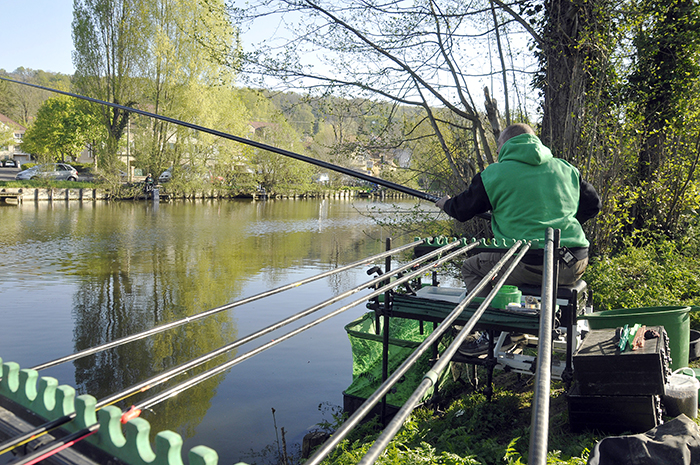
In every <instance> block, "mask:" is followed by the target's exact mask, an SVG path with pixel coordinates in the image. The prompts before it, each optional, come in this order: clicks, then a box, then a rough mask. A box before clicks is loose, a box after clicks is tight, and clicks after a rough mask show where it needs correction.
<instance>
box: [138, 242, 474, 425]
mask: <svg viewBox="0 0 700 465" xmlns="http://www.w3.org/2000/svg"><path fill="white" fill-rule="evenodd" d="M458 244H459V242H453V243H452V244H448V245H445V246H443V247H441V248H439V249H437V250H436V251H433V252H431V253H429V254H426V255H423V256H422V257H420V258H424V257H425V258H432V257H435V256H439V255H441V254H442V253H444V252H445V251H446V250H449V249H451V248H454V247H455V245H458ZM477 245H478V243H472V244H469V245H467V246H465V247H462V248H460V249H459V250H457V251H455V252H452V253H450V254H447V255H445V256H443V257H441V258H437V259H436V261H435V262H434V263H428V264H425V263H422V266H421V267H420V268H418V269H416V270H414V271H412V272H410V273H407V274H405V275H403V276H401V273H403V272H404V271H407V270H408V269H410V268H414V267H415V266H416V265H415V264H412V263H413V262H412V263H409V264H407V265H405V266H403V267H401V268H397V269H396V270H392V271H391V274H392V275H398V276H399V277H398V278H397V279H396V280H395V281H392V282H389V283H387V284H385V285H383V286H381V287H379V288H377V289H375V290H374V291H372V292H371V293H370V294H368V295H366V296H364V297H362V298H360V299H357V300H355V301H353V302H350V303H349V304H346V305H343V306H342V307H340V308H338V309H336V310H333V311H332V312H329V313H327V314H326V315H323V316H321V317H319V318H317V319H316V320H314V321H312V322H309V323H307V324H306V325H303V326H300V327H299V328H297V329H294V330H292V331H290V332H288V333H286V334H284V335H282V336H279V337H276V338H275V339H273V340H272V341H269V342H267V343H265V344H263V345H261V346H260V347H257V348H255V349H253V350H251V351H249V352H246V353H245V354H243V355H239V356H238V357H236V358H234V359H232V360H229V361H228V362H226V363H223V364H221V365H219V366H217V367H214V368H212V369H210V370H208V371H205V372H203V373H200V374H199V375H196V376H194V377H192V378H190V379H188V380H187V381H183V382H182V383H180V384H178V385H175V386H173V387H171V388H169V389H167V390H165V391H163V392H161V393H158V394H156V395H155V396H153V397H150V398H148V399H145V400H143V401H141V402H139V403H137V404H135V405H134V406H133V407H132V409H134V410H136V411H141V410H143V409H148V408H151V407H153V406H154V405H156V404H158V403H160V402H162V401H164V400H166V399H169V398H170V397H173V396H176V395H177V394H179V393H181V392H183V391H185V390H187V389H189V388H191V387H193V386H195V385H197V384H199V383H201V382H203V381H206V380H208V379H210V378H211V377H213V376H216V375H217V374H219V373H221V372H223V371H226V370H228V369H229V368H231V367H233V366H234V365H237V364H239V363H241V362H243V361H245V360H247V359H249V358H251V357H253V356H255V355H257V354H259V353H261V352H263V351H265V350H267V349H269V348H270V347H273V346H275V345H277V344H280V343H281V342H283V341H286V340H287V339H290V338H292V337H294V336H296V335H297V334H300V333H302V332H304V331H306V330H308V329H310V328H312V327H314V326H317V325H319V324H321V323H323V322H325V321H327V320H329V319H331V318H333V317H335V316H337V315H340V314H341V313H343V312H345V311H346V310H348V309H350V308H353V307H356V306H357V305H359V304H361V303H362V302H364V301H366V300H367V299H371V298H372V297H375V296H378V295H380V294H383V293H385V292H387V291H389V290H391V289H392V288H394V287H396V286H398V285H401V284H403V283H406V282H408V281H410V280H411V279H414V278H415V277H417V276H419V275H421V274H422V273H424V272H425V270H426V269H429V268H433V267H435V266H438V265H440V264H442V263H445V262H446V261H449V260H452V259H453V258H455V257H457V256H459V255H462V254H464V253H466V252H468V251H469V250H471V249H473V248H474V247H476V246H477ZM418 260H420V259H418ZM416 261H417V260H416ZM386 281H387V277H386V275H383V276H379V277H377V278H375V279H373V280H372V281H369V282H368V283H367V284H369V283H376V284H380V283H383V282H386Z"/></svg>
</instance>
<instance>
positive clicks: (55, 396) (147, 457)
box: [0, 358, 219, 465]
mask: <svg viewBox="0 0 700 465" xmlns="http://www.w3.org/2000/svg"><path fill="white" fill-rule="evenodd" d="M37 381H38V387H37ZM0 395H1V396H3V397H6V398H8V399H10V400H11V401H13V402H15V403H17V404H19V405H21V406H22V407H24V408H26V409H29V410H31V411H32V412H34V413H36V414H38V415H39V416H41V417H43V418H45V419H46V420H47V421H48V420H55V419H57V418H60V417H63V416H66V415H70V414H72V413H74V412H75V413H76V417H75V418H74V419H73V420H72V421H71V422H69V423H67V424H65V425H63V426H62V428H64V429H65V430H67V431H70V432H76V431H80V430H82V429H84V428H87V427H88V426H91V425H94V424H95V423H97V422H98V421H99V424H100V429H99V430H98V432H97V433H96V434H93V435H92V436H90V437H88V438H87V439H86V441H88V442H90V443H92V444H93V445H95V446H97V447H98V448H100V449H102V450H103V451H105V452H107V453H109V454H111V455H113V456H115V457H117V458H118V459H119V460H122V461H123V462H126V463H129V464H131V465H150V464H153V465H183V463H184V462H183V461H182V444H183V440H182V437H181V436H180V435H179V434H177V433H175V432H173V431H167V430H166V431H161V432H159V433H158V434H157V435H156V437H155V452H154V451H153V449H152V448H151V444H150V440H149V434H150V432H151V425H150V423H149V422H148V421H147V420H144V419H143V418H134V419H131V420H129V421H128V422H127V423H126V425H125V426H124V428H123V430H122V424H121V417H122V411H121V410H120V409H119V408H118V407H114V406H108V407H104V408H102V409H100V410H99V411H97V410H96V408H95V407H96V405H97V400H96V399H95V398H94V397H93V396H91V395H89V394H83V395H79V396H77V397H76V395H75V388H73V387H71V386H67V385H61V386H59V385H58V380H56V379H55V378H52V377H48V376H42V377H41V378H39V374H38V372H37V371H36V370H32V369H20V366H19V364H17V363H15V362H6V363H2V358H0ZM188 459H189V460H188V463H189V464H190V465H216V464H217V463H218V461H219V456H218V454H217V453H216V451H215V450H213V449H210V448H209V447H206V446H196V447H193V448H192V449H190V451H189V453H188Z"/></svg>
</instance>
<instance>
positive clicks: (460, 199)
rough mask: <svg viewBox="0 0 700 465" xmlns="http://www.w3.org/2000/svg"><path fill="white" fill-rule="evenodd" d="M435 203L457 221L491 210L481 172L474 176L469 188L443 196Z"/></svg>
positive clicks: (466, 219)
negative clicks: (449, 195) (454, 194)
mask: <svg viewBox="0 0 700 465" xmlns="http://www.w3.org/2000/svg"><path fill="white" fill-rule="evenodd" d="M435 205H437V206H438V207H439V208H440V209H441V210H443V211H444V212H445V213H447V214H448V215H450V216H451V217H452V218H454V219H456V220H457V221H468V220H470V219H472V218H473V217H475V216H476V215H479V214H481V213H486V212H488V211H490V210H491V201H490V200H489V198H488V196H487V195H486V189H485V188H484V183H483V182H482V181H481V174H479V173H477V175H476V176H474V177H473V178H472V183H471V184H470V185H469V188H468V189H467V190H465V191H464V192H462V193H461V194H459V195H456V196H455V197H452V198H449V197H443V198H442V199H440V200H438V201H437V202H436V203H435Z"/></svg>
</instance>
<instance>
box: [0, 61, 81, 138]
mask: <svg viewBox="0 0 700 465" xmlns="http://www.w3.org/2000/svg"><path fill="white" fill-rule="evenodd" d="M0 75H2V76H3V77H7V78H8V79H12V80H15V81H20V82H28V83H30V84H37V85H40V86H45V87H51V88H54V89H59V90H64V91H67V90H69V89H70V76H68V75H65V74H61V73H50V72H46V71H42V70H33V69H29V68H24V67H19V68H17V69H16V70H14V71H10V72H6V71H5V70H3V69H0ZM49 97H51V93H50V92H47V91H44V90H40V89H37V88H34V87H29V86H21V85H17V84H13V83H9V82H6V81H2V82H0V113H2V114H3V115H5V116H7V117H9V118H10V119H12V120H13V121H16V122H18V123H19V124H21V125H22V126H25V127H28V126H29V125H30V123H31V120H32V118H33V117H34V116H35V115H36V113H37V111H38V110H39V107H40V106H41V104H42V103H43V102H44V101H45V100H46V99H47V98H49Z"/></svg>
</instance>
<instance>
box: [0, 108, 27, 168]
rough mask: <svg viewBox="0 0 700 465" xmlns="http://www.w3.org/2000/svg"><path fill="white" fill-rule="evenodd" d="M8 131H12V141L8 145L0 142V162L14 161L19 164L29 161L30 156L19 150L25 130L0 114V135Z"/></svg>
mask: <svg viewBox="0 0 700 465" xmlns="http://www.w3.org/2000/svg"><path fill="white" fill-rule="evenodd" d="M8 129H9V130H11V131H12V139H13V140H12V142H10V143H6V142H0V160H5V159H14V160H17V161H18V162H19V163H21V164H24V163H26V162H28V161H30V160H31V157H32V156H31V155H30V154H28V153H26V152H23V151H22V149H20V144H21V143H22V138H23V137H24V133H25V132H26V131H27V128H25V127H24V126H22V125H21V124H19V123H17V122H15V121H13V120H11V119H10V118H8V117H7V116H5V115H3V114H1V113H0V133H4V132H5V131H7V130H8Z"/></svg>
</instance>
